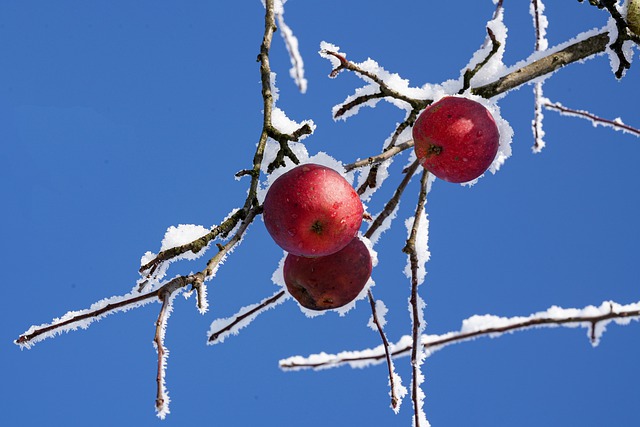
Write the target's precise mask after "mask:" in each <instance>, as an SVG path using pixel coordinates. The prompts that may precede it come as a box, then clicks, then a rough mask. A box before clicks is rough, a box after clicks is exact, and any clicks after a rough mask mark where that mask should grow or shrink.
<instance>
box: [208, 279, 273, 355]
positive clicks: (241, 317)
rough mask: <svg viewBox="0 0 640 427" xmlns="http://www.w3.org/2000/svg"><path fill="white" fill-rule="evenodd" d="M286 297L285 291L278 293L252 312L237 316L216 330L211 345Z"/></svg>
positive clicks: (211, 338) (212, 335) (210, 337)
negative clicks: (243, 322) (239, 324)
mask: <svg viewBox="0 0 640 427" xmlns="http://www.w3.org/2000/svg"><path fill="white" fill-rule="evenodd" d="M284 295H285V292H284V291H280V292H278V293H276V294H275V295H273V296H272V297H271V298H268V299H266V300H264V301H262V302H261V303H260V304H257V305H256V306H255V307H254V308H252V309H251V310H249V311H247V312H246V313H243V314H240V315H237V316H236V317H235V318H234V319H233V320H232V321H231V322H229V323H228V324H227V325H225V326H224V327H223V328H220V329H218V330H216V331H215V332H213V333H211V335H209V343H210V344H211V343H212V342H213V341H216V340H217V339H218V338H219V337H220V336H221V335H222V334H224V333H225V332H228V331H230V330H232V329H233V328H234V327H235V326H236V325H237V324H238V323H240V322H242V321H243V320H244V319H246V318H247V317H250V316H251V315H253V314H255V313H257V312H259V311H262V310H264V309H265V308H267V307H269V306H271V305H273V304H276V303H278V301H279V300H280V298H282V297H283V296H284Z"/></svg>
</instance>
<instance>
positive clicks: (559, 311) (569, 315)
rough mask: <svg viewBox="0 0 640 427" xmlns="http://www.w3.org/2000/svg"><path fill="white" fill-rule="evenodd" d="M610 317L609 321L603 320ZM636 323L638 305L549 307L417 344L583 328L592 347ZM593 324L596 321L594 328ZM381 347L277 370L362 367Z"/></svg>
mask: <svg viewBox="0 0 640 427" xmlns="http://www.w3.org/2000/svg"><path fill="white" fill-rule="evenodd" d="M613 313H622V314H625V317H614V315H613ZM609 315H611V316H612V317H611V318H606V317H607V316H609ZM639 320H640V302H636V303H631V304H626V305H622V304H618V303H616V302H613V301H605V302H603V303H602V304H600V306H598V307H595V306H592V305H590V306H587V307H584V308H561V307H558V306H552V307H550V308H549V309H547V310H545V311H541V312H538V313H534V314H532V315H530V316H516V317H500V316H494V315H476V316H472V317H470V318H468V319H465V320H464V321H463V322H462V327H461V329H460V330H459V331H455V332H448V333H446V334H442V335H422V337H421V343H422V345H423V346H425V347H426V352H425V354H426V356H427V357H428V356H431V355H432V354H433V353H435V352H436V351H438V350H440V349H442V348H445V347H447V346H449V345H451V344H455V343H460V342H464V341H469V340H473V339H475V338H478V337H481V336H489V337H492V338H497V337H500V336H502V335H505V334H507V333H513V332H516V331H521V330H525V329H535V328H557V327H566V328H577V327H581V328H585V329H587V337H588V338H589V340H590V341H591V343H592V345H593V346H594V347H595V346H597V345H598V344H599V343H600V339H601V338H602V335H603V333H604V332H605V330H606V327H607V326H608V325H609V324H610V323H612V322H613V323H615V324H616V325H628V324H630V323H631V321H639ZM593 322H596V326H595V328H594V326H593ZM411 345H412V340H411V337H410V336H408V335H405V336H403V337H402V338H400V340H399V341H398V342H397V343H395V344H391V345H390V348H391V351H392V352H393V353H394V354H395V356H396V357H401V356H408V355H409V354H410V353H411ZM384 355H385V352H384V347H383V346H382V345H379V346H377V347H374V348H371V349H365V350H359V351H343V352H340V353H337V354H327V353H319V354H314V355H311V356H308V357H302V356H293V357H290V358H287V359H282V360H280V368H282V369H285V370H300V369H309V368H312V369H328V368H334V367H338V366H343V365H349V366H351V367H352V368H365V367H368V366H371V365H377V364H380V363H384V361H385V356H384Z"/></svg>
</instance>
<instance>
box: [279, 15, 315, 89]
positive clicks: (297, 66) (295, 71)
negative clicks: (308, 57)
mask: <svg viewBox="0 0 640 427" xmlns="http://www.w3.org/2000/svg"><path fill="white" fill-rule="evenodd" d="M283 15H284V13H277V14H276V18H277V19H278V27H279V29H280V35H281V36H282V39H283V40H284V44H285V46H286V47H287V52H289V58H290V59H291V70H289V74H290V75H291V78H293V81H294V82H296V85H297V86H298V89H299V90H300V92H301V93H305V92H306V91H307V79H305V77H304V61H303V60H302V55H300V50H299V49H298V39H297V38H296V36H294V35H293V31H291V28H289V26H288V25H287V24H285V22H284V16H283Z"/></svg>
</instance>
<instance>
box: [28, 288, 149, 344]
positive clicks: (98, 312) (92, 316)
mask: <svg viewBox="0 0 640 427" xmlns="http://www.w3.org/2000/svg"><path fill="white" fill-rule="evenodd" d="M145 295H147V294H145ZM140 297H141V294H140V293H139V292H137V290H134V291H132V292H130V293H128V294H125V295H121V296H113V297H110V298H104V299H102V300H100V301H97V302H95V303H93V304H91V306H90V307H89V308H86V309H84V310H75V311H69V312H67V313H66V314H64V315H63V316H61V317H56V318H55V319H53V320H52V321H51V323H44V324H41V325H33V326H31V327H30V328H29V329H27V330H26V331H25V332H24V333H23V334H22V335H24V336H26V335H30V334H32V333H33V332H35V331H37V330H40V329H43V328H47V327H50V326H55V325H60V324H62V323H65V322H69V323H68V324H66V325H64V326H56V327H55V329H52V330H51V331H49V332H45V333H42V334H41V335H38V336H37V337H35V338H33V339H31V340H29V341H27V342H23V343H20V342H17V343H16V344H18V345H20V347H22V348H31V347H32V346H33V345H35V344H36V343H38V342H40V341H42V340H44V339H46V338H53V337H56V336H58V335H61V334H62V333H63V332H69V331H75V330H77V329H78V328H80V329H87V328H88V327H89V326H90V325H91V324H92V323H93V322H96V321H98V320H100V319H102V318H104V317H106V316H108V315H109V314H113V313H119V312H124V311H129V310H132V309H134V308H138V307H142V306H143V305H146V304H149V303H151V302H160V300H159V299H158V298H157V297H156V296H155V295H153V296H149V297H148V298H144V299H140ZM125 301H131V302H130V303H128V304H126V305H123V306H121V307H117V308H116V307H113V308H112V306H116V305H118V304H122V303H123V302H125ZM72 319H78V320H75V321H73V322H70V321H71V320H72Z"/></svg>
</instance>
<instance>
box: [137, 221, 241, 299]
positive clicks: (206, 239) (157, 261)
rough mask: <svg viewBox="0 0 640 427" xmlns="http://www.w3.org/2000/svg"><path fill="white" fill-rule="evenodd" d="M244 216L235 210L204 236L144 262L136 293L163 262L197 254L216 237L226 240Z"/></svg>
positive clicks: (161, 252)
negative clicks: (189, 253)
mask: <svg viewBox="0 0 640 427" xmlns="http://www.w3.org/2000/svg"><path fill="white" fill-rule="evenodd" d="M245 214H246V212H244V211H242V210H241V209H236V210H234V211H233V212H232V213H231V214H230V215H229V216H228V217H227V218H226V219H225V220H224V221H223V222H222V223H221V224H220V225H218V226H215V227H213V228H212V229H211V231H210V232H209V233H207V234H205V235H204V236H202V237H200V238H198V239H196V240H194V241H192V242H189V243H186V244H184V245H180V246H175V247H172V248H169V249H166V250H163V251H160V252H159V253H158V254H157V255H156V256H155V257H153V259H151V260H149V261H147V262H145V263H144V264H143V265H142V266H141V267H140V270H139V271H140V273H145V272H146V274H145V279H146V280H145V281H143V282H141V284H140V285H139V287H138V291H142V289H143V288H144V286H145V285H146V283H147V281H148V280H149V279H151V278H152V276H153V274H154V273H155V272H156V270H157V269H158V267H159V266H160V265H161V264H162V263H163V262H165V261H169V260H172V259H175V258H177V257H179V256H180V255H182V254H184V253H187V252H193V253H194V254H195V253H198V252H200V251H201V250H202V249H203V248H205V247H206V246H207V245H208V244H209V243H210V242H211V241H212V240H214V239H216V238H218V237H220V238H223V239H224V238H226V237H227V235H228V234H229V233H230V232H231V231H232V230H233V229H234V227H235V226H236V225H237V224H238V222H239V221H240V220H241V219H242V217H243V216H244V215H245Z"/></svg>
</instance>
